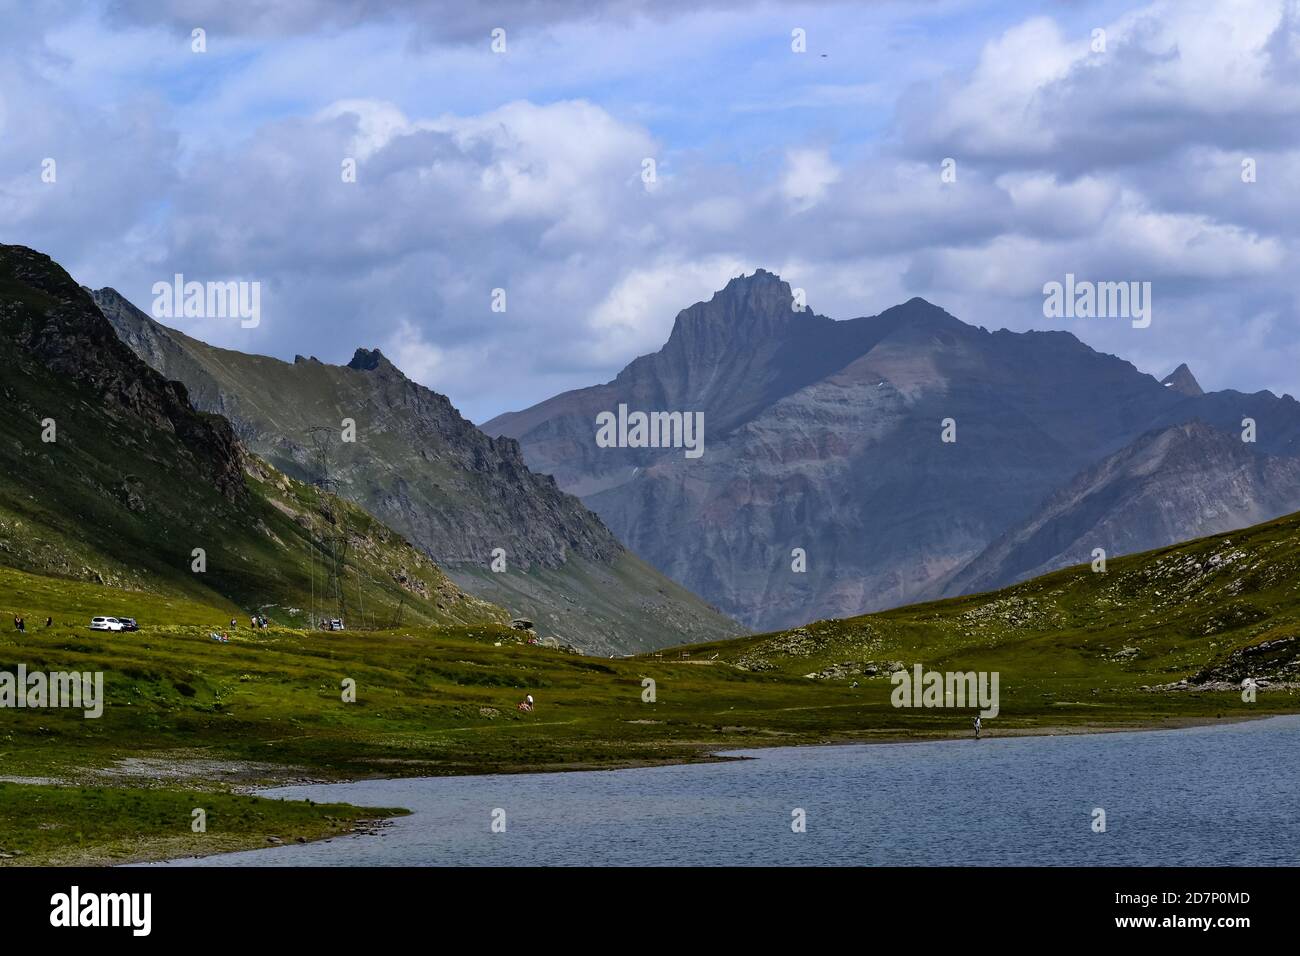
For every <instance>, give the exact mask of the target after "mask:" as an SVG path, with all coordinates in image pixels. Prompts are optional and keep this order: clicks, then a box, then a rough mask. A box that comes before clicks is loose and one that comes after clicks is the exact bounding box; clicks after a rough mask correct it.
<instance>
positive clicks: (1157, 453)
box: [939, 422, 1300, 595]
mask: <svg viewBox="0 0 1300 956" xmlns="http://www.w3.org/2000/svg"><path fill="white" fill-rule="evenodd" d="M1297 510H1300V459H1297V458H1290V457H1279V456H1273V455H1261V454H1256V453H1254V452H1252V451H1251V450H1250V447H1249V445H1247V444H1245V443H1243V442H1242V441H1241V439H1240V437H1239V436H1237V435H1233V434H1230V433H1228V432H1225V431H1221V430H1219V429H1216V428H1211V427H1209V426H1208V425H1205V424H1203V423H1201V422H1191V423H1188V424H1186V425H1173V426H1170V427H1169V428H1165V429H1161V430H1158V431H1153V432H1148V433H1147V434H1145V435H1142V436H1140V437H1139V438H1138V439H1137V440H1136V441H1135V442H1133V444H1131V445H1128V446H1127V447H1125V448H1123V449H1121V450H1120V451H1118V452H1116V453H1115V454H1113V455H1110V456H1109V457H1107V458H1105V459H1103V460H1102V461H1101V462H1100V463H1098V464H1096V465H1093V466H1092V467H1090V468H1088V469H1086V470H1085V471H1084V472H1083V473H1082V474H1080V475H1078V476H1077V477H1076V478H1074V480H1072V481H1071V482H1069V483H1068V484H1067V485H1066V486H1065V487H1064V488H1062V489H1061V490H1060V491H1057V492H1056V493H1055V494H1053V495H1052V496H1051V497H1050V498H1048V500H1047V501H1046V502H1045V503H1044V504H1043V505H1042V506H1041V507H1040V508H1039V509H1038V510H1037V511H1036V512H1035V513H1034V514H1033V515H1032V516H1031V517H1030V518H1029V519H1028V520H1026V521H1024V522H1023V523H1022V524H1020V525H1019V526H1018V527H1016V528H1014V529H1012V530H1010V531H1008V532H1006V533H1005V534H1003V535H1002V536H1001V537H999V538H998V540H997V541H995V542H994V543H993V544H991V545H990V546H989V547H988V548H987V549H986V550H985V551H984V552H983V553H982V554H980V555H979V556H977V557H976V558H974V559H973V560H972V561H971V562H970V563H969V564H968V565H966V567H964V568H962V570H961V571H960V572H959V573H958V574H957V575H956V576H954V578H953V579H952V580H951V581H949V582H946V584H945V585H944V586H943V587H942V588H941V589H939V590H940V591H941V592H942V593H943V594H947V595H956V594H970V593H973V592H977V591H989V590H993V589H994V588H999V587H1004V586H1006V585H1008V584H1013V583H1015V582H1017V581H1023V580H1026V579H1028V578H1032V577H1036V576H1037V575H1040V574H1045V573H1047V572H1049V571H1054V570H1056V569H1057V568H1060V567H1064V566H1067V565H1071V564H1080V563H1084V562H1091V561H1092V560H1093V558H1092V554H1093V550H1094V549H1095V548H1102V549H1103V550H1105V552H1106V555H1107V558H1108V559H1109V558H1114V557H1117V556H1119V555H1124V554H1133V553H1136V552H1139V551H1145V550H1148V549H1149V548H1150V547H1151V546H1152V543H1155V544H1160V545H1163V544H1168V543H1170V542H1175V541H1187V540H1190V539H1192V538H1200V537H1204V536H1206V535H1210V534H1217V533H1219V532H1223V531H1232V530H1235V529H1237V528H1244V527H1247V526H1249V525H1253V524H1259V523H1261V522H1264V521H1267V520H1269V519H1271V518H1276V517H1279V516H1281V515H1284V514H1290V513H1291V512H1293V511H1297Z"/></svg>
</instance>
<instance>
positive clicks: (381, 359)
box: [348, 349, 392, 372]
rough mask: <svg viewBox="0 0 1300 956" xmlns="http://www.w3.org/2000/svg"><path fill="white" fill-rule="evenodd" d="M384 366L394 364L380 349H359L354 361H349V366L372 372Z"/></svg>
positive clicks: (353, 358)
mask: <svg viewBox="0 0 1300 956" xmlns="http://www.w3.org/2000/svg"><path fill="white" fill-rule="evenodd" d="M384 366H392V363H391V362H390V361H388V359H387V357H385V355H384V353H383V352H381V351H379V349H357V350H356V352H355V353H354V354H353V356H352V361H350V362H348V368H351V369H356V370H357V371H359V372H372V371H374V370H375V369H377V368H382V367H384Z"/></svg>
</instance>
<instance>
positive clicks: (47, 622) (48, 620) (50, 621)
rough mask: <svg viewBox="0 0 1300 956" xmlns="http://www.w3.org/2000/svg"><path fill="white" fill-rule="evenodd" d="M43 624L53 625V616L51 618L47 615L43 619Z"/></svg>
mask: <svg viewBox="0 0 1300 956" xmlns="http://www.w3.org/2000/svg"><path fill="white" fill-rule="evenodd" d="M45 626H46V627H53V626H54V618H52V617H47V618H46V619H45Z"/></svg>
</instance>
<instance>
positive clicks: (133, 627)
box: [118, 617, 140, 631]
mask: <svg viewBox="0 0 1300 956" xmlns="http://www.w3.org/2000/svg"><path fill="white" fill-rule="evenodd" d="M118 621H119V622H120V623H121V625H122V630H124V631H138V630H140V625H139V624H137V623H136V622H135V618H133V617H119V618H118Z"/></svg>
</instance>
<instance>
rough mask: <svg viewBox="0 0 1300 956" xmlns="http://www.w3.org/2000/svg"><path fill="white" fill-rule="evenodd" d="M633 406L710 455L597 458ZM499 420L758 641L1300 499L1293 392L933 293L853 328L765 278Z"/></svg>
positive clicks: (1244, 519) (1157, 543) (734, 289)
mask: <svg viewBox="0 0 1300 956" xmlns="http://www.w3.org/2000/svg"><path fill="white" fill-rule="evenodd" d="M1134 334H1141V333H1140V331H1135V332H1134ZM620 406H626V409H627V410H641V411H645V412H655V411H658V412H682V413H703V416H704V422H705V442H704V447H705V452H704V454H703V455H702V456H701V457H699V458H690V457H688V456H686V455H685V454H683V451H682V450H681V449H680V448H663V447H659V448H655V447H601V445H600V444H598V443H597V442H596V441H595V440H594V439H595V434H596V427H595V423H596V420H597V416H600V415H602V414H603V413H614V412H616V411H618V410H619V408H620ZM1245 419H1252V420H1253V423H1254V427H1253V436H1252V437H1253V438H1254V441H1251V442H1247V441H1243V440H1242V435H1243V433H1244V432H1245V426H1246V424H1247V423H1246V422H1245V421H1244V420H1245ZM483 429H484V431H486V432H488V433H489V434H493V435H502V436H506V437H509V438H514V439H516V440H518V441H519V443H520V446H521V447H522V450H523V456H524V459H525V460H526V461H527V462H528V464H529V466H530V467H531V468H533V469H534V470H536V471H540V472H544V473H548V474H552V475H554V476H555V478H556V480H557V482H558V483H559V486H560V487H561V488H563V489H565V490H567V491H570V492H572V493H573V494H575V495H578V496H580V497H581V498H582V499H583V501H584V502H585V503H586V504H587V505H588V506H589V507H591V509H592V510H593V511H595V512H596V513H597V514H598V515H600V516H601V518H602V519H604V521H605V522H606V524H607V525H608V526H609V528H610V529H611V530H612V531H613V533H614V534H615V536H616V537H618V538H619V539H620V540H621V541H623V542H624V543H625V544H627V545H628V546H629V547H630V548H631V549H632V550H634V551H636V552H637V553H638V554H640V555H642V556H643V557H644V558H646V560H648V561H649V562H650V563H651V564H653V565H654V566H655V567H657V568H658V569H659V570H661V571H663V572H664V573H665V574H667V575H668V576H670V577H671V578H673V579H674V580H676V581H678V582H680V583H681V584H683V585H684V586H686V587H687V588H689V589H691V590H692V591H694V592H695V593H697V594H699V595H701V596H702V597H704V598H705V599H706V600H708V601H710V602H711V603H713V604H715V605H716V606H718V607H719V608H720V609H722V610H723V611H724V612H725V613H727V614H729V615H731V616H733V617H735V618H736V619H738V620H740V621H742V622H744V623H746V624H748V625H750V626H751V627H754V628H755V629H761V630H766V629H775V628H781V627H789V626H793V625H796V624H799V623H802V622H804V621H808V620H813V619H816V618H828V617H845V616H850V615H854V614H860V613H864V612H867V611H872V610H878V609H883V608H889V607H894V606H899V605H903V604H907V603H909V602H913V601H916V600H921V599H926V598H932V597H937V596H943V595H955V594H961V593H969V592H970V591H971V590H973V589H988V588H994V587H1001V586H1004V585H1008V584H1011V583H1014V582H1015V581H1018V580H1023V579H1024V578H1025V577H1027V576H1029V575H1031V574H1037V573H1042V572H1044V571H1048V570H1052V569H1054V568H1059V567H1063V566H1065V565H1067V564H1070V563H1073V562H1076V561H1079V560H1084V559H1086V558H1087V557H1088V556H1089V555H1091V553H1092V551H1093V549H1095V548H1102V549H1104V550H1105V551H1106V552H1107V553H1108V554H1110V555H1119V554H1127V553H1132V552H1136V551H1142V550H1148V549H1151V548H1156V547H1161V546H1165V545H1168V544H1172V543H1174V542H1176V541H1181V540H1185V539H1188V538H1192V537H1194V536H1196V535H1200V534H1206V533H1210V532H1213V531H1221V530H1227V529H1229V528H1232V527H1240V526H1243V525H1245V524H1249V523H1251V522H1255V521H1259V520H1263V519H1265V518H1269V517H1274V516H1276V515H1280V514H1282V513H1285V512H1287V511H1292V510H1296V509H1297V508H1300V486H1298V485H1297V483H1296V482H1295V481H1294V480H1293V478H1294V475H1295V468H1294V462H1293V459H1294V456H1295V455H1296V454H1297V452H1300V404H1298V403H1297V402H1296V401H1295V400H1294V399H1292V398H1291V397H1290V396H1282V397H1280V398H1279V397H1277V396H1275V395H1273V394H1272V393H1270V392H1267V391H1261V392H1256V393H1253V394H1246V393H1241V392H1236V391H1219V392H1209V393H1205V392H1203V391H1202V390H1201V388H1200V386H1199V384H1198V383H1197V382H1196V379H1195V377H1194V376H1193V375H1192V373H1191V371H1190V370H1189V369H1187V368H1186V366H1181V367H1180V368H1179V369H1178V370H1176V371H1175V372H1174V373H1173V374H1172V375H1171V376H1169V377H1168V378H1167V379H1166V380H1165V381H1164V382H1160V381H1157V380H1156V379H1155V378H1154V377H1153V376H1151V375H1148V374H1145V373H1143V372H1141V371H1139V370H1138V369H1137V368H1135V367H1134V366H1133V365H1132V364H1130V363H1129V362H1126V361H1123V360H1121V359H1119V358H1117V357H1115V356H1113V355H1107V354H1103V353H1099V352H1097V351H1094V350H1093V349H1091V348H1089V347H1088V346H1087V345H1085V344H1084V343H1083V342H1081V341H1080V340H1079V339H1078V338H1076V337H1075V336H1074V335H1073V334H1071V333H1069V332H1065V331H1059V330H1051V331H1028V332H1011V331H1007V330H1005V329H1003V330H1000V331H994V332H990V331H988V330H987V329H984V328H978V327H975V326H971V325H968V324H966V323H964V322H961V321H960V320H958V319H957V318H955V317H953V316H952V315H950V314H948V313H947V312H945V311H944V310H943V309H941V308H939V307H938V306H935V305H933V304H931V303H929V302H926V301H924V300H922V299H919V298H914V299H911V300H909V301H908V302H905V303H903V304H901V305H898V306H895V307H893V308H890V309H887V310H886V311H884V312H882V313H880V314H879V315H875V316H869V317H863V318H857V319H850V320H844V321H837V320H833V319H830V318H827V317H825V316H821V315H818V314H816V313H814V312H812V311H811V310H809V309H807V308H799V307H797V305H796V301H795V298H794V296H793V294H792V291H791V288H790V286H789V284H788V283H786V282H785V281H783V280H781V279H780V278H779V277H778V276H776V275H774V274H772V273H770V272H766V271H764V270H758V271H757V272H756V273H754V274H752V275H747V276H741V277H738V278H735V279H733V280H731V281H730V282H729V283H728V284H727V286H726V287H725V288H724V289H722V290H721V291H719V292H718V293H716V294H715V295H714V296H713V297H712V298H711V299H710V300H709V301H707V302H698V303H696V304H694V305H692V306H690V307H689V308H687V309H685V310H683V311H682V312H681V313H679V314H678V316H677V318H676V321H675V323H674V325H673V329H672V332H671V334H670V335H669V337H668V340H667V342H666V343H665V345H664V346H663V347H662V348H661V349H660V350H659V351H658V352H656V353H653V354H651V355H646V356H642V357H640V358H638V359H636V360H634V361H633V362H631V363H630V364H629V365H628V366H627V367H626V368H624V369H623V370H622V371H621V372H620V373H619V374H618V375H617V376H616V377H615V378H614V379H613V380H612V381H610V382H607V383H605V384H601V385H594V386H591V387H588V388H582V389H577V390H574V391H570V392H565V393H563V394H561V395H557V396H555V397H553V398H551V399H548V400H546V401H543V402H541V403H539V404H537V405H535V406H533V407H531V408H528V409H525V410H523V411H519V412H512V413H508V414H504V415H501V416H498V417H497V418H494V419H492V420H491V421H489V422H487V423H486V424H484V426H483ZM945 438H947V439H950V440H945ZM801 566H802V568H803V569H802V570H800V567H801Z"/></svg>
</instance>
